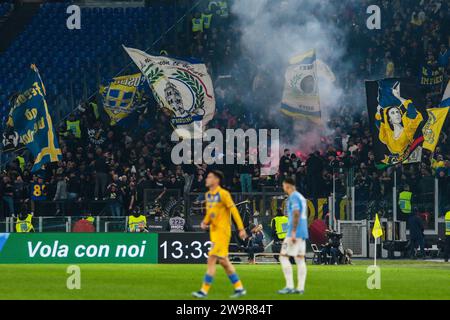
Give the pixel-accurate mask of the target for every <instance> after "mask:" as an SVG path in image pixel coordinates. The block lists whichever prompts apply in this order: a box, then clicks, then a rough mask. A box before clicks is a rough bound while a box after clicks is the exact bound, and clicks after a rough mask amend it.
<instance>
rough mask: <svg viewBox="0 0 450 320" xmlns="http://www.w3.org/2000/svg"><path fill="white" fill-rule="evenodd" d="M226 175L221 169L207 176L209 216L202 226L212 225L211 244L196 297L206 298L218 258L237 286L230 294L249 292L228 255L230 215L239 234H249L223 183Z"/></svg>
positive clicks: (244, 236)
mask: <svg viewBox="0 0 450 320" xmlns="http://www.w3.org/2000/svg"><path fill="white" fill-rule="evenodd" d="M223 178H224V177H223V173H222V172H220V171H211V172H210V173H209V174H208V176H207V177H206V187H207V188H208V189H209V191H208V192H207V193H206V195H205V197H206V216H205V218H204V219H203V221H202V224H201V228H202V229H203V230H206V229H207V228H208V227H209V228H210V237H211V242H212V247H211V250H210V251H209V253H208V255H209V257H208V268H207V271H206V275H205V278H204V280H203V284H202V287H201V289H200V290H199V291H197V292H193V293H192V295H193V296H194V297H196V298H205V297H206V296H207V295H208V291H209V289H210V287H211V284H212V282H213V278H214V276H215V274H216V263H217V261H218V262H219V263H220V265H221V266H222V267H223V268H224V270H225V272H226V274H227V275H228V278H229V279H230V281H231V283H232V284H233V286H234V294H233V295H232V296H231V297H232V298H239V297H241V296H243V295H245V294H246V293H247V292H246V291H245V289H244V287H243V285H242V282H241V281H240V280H239V277H238V275H237V274H236V269H235V268H234V266H233V265H232V264H231V262H230V260H229V259H228V247H229V244H230V237H231V216H232V217H233V220H234V222H235V223H236V226H237V228H238V230H239V237H240V238H242V239H245V238H246V237H247V234H246V232H245V230H244V224H243V223H242V219H241V216H240V215H239V212H238V210H237V209H236V206H235V204H234V202H233V199H232V198H231V195H230V193H229V192H228V191H227V190H225V189H223V188H222V187H221V186H220V185H221V182H222V181H223Z"/></svg>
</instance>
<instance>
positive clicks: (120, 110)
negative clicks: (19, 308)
mask: <svg viewBox="0 0 450 320" xmlns="http://www.w3.org/2000/svg"><path fill="white" fill-rule="evenodd" d="M144 81H145V77H144V76H142V74H140V73H137V74H133V75H128V76H121V77H115V78H113V79H112V80H111V81H109V83H108V84H106V85H105V86H101V87H100V94H101V95H102V97H103V108H104V109H105V112H106V113H107V114H108V115H109V118H110V119H111V124H113V125H114V124H116V123H118V122H119V121H121V120H123V119H125V118H126V117H128V116H129V115H130V114H131V113H133V111H134V110H135V105H136V104H135V103H136V100H137V99H136V98H138V95H139V94H140V90H141V89H142V88H143V85H144Z"/></svg>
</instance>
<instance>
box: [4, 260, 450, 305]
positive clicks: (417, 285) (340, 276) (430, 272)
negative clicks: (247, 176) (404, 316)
mask: <svg viewBox="0 0 450 320" xmlns="http://www.w3.org/2000/svg"><path fill="white" fill-rule="evenodd" d="M368 264H370V262H369V261H357V262H356V265H353V266H315V265H310V264H308V278H307V282H306V294H305V295H304V296H282V297H280V296H279V295H277V294H276V291H277V290H278V289H280V288H282V287H283V285H284V279H283V275H282V273H281V269H280V266H279V265H238V266H237V271H238V273H239V275H240V277H241V279H242V281H243V283H244V285H245V286H246V288H247V291H248V295H247V297H246V298H247V299H265V300H273V299H280V298H283V299H285V298H288V299H314V300H317V299H450V285H449V279H450V264H444V263H432V262H423V261H381V290H368V289H367V288H366V281H367V277H368V276H369V275H368V274H367V273H366V269H367V265H368ZM66 268H67V265H0V288H1V290H0V299H175V300H183V299H191V296H190V293H191V291H195V290H198V289H199V286H200V284H201V280H202V277H203V274H204V271H205V266H204V265H125V264H122V265H106V264H103V265H80V268H81V289H80V290H68V289H67V288H66V281H67V278H68V277H69V274H67V273H66ZM294 271H295V274H296V269H294ZM295 277H296V276H295ZM231 291H232V287H231V285H230V284H229V282H228V279H227V278H226V276H225V274H224V272H223V270H220V269H218V275H217V276H216V279H215V280H214V283H213V287H212V289H211V292H210V297H209V299H228V296H229V294H231Z"/></svg>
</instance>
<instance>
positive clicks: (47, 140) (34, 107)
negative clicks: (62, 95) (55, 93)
mask: <svg viewBox="0 0 450 320" xmlns="http://www.w3.org/2000/svg"><path fill="white" fill-rule="evenodd" d="M45 95H46V93H45V87H44V84H43V83H42V79H41V76H40V75H39V71H38V69H37V68H36V66H35V65H31V72H30V75H29V76H28V78H27V79H26V80H25V82H24V84H23V87H22V89H21V90H20V93H19V94H18V96H17V98H16V99H15V100H14V101H13V105H12V107H11V110H10V112H9V117H8V125H9V126H12V127H13V128H14V131H16V132H17V133H18V134H19V139H20V142H21V143H23V144H25V145H26V146H27V148H28V149H29V150H30V151H31V153H32V154H33V156H34V158H35V160H34V165H33V169H32V172H35V171H38V170H40V169H41V168H42V166H43V165H44V164H46V163H49V162H57V161H60V160H61V158H62V155H61V149H60V148H59V146H58V139H57V136H56V135H55V130H54V128H53V123H52V118H51V116H50V113H49V112H48V107H47V102H46V100H45Z"/></svg>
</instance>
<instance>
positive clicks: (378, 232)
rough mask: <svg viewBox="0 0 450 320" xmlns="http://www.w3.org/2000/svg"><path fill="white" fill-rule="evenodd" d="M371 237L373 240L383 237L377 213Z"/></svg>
mask: <svg viewBox="0 0 450 320" xmlns="http://www.w3.org/2000/svg"><path fill="white" fill-rule="evenodd" d="M372 235H373V237H374V238H375V239H378V238H379V237H381V236H382V235H383V229H381V223H380V219H378V213H377V214H376V216H375V224H374V225H373V229H372Z"/></svg>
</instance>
